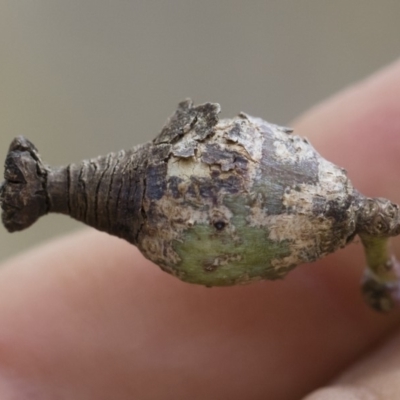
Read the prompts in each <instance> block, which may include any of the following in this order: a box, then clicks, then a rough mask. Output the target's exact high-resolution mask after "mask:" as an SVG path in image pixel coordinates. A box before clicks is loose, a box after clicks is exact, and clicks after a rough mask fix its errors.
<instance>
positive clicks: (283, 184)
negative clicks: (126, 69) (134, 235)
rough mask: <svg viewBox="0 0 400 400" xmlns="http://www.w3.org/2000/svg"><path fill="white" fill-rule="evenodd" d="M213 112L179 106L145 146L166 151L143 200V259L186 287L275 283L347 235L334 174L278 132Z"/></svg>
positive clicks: (296, 140) (341, 188)
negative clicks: (153, 187)
mask: <svg viewBox="0 0 400 400" xmlns="http://www.w3.org/2000/svg"><path fill="white" fill-rule="evenodd" d="M218 112H219V106H218V105H216V104H206V105H202V106H199V107H193V105H192V103H191V102H190V101H185V102H183V103H181V104H180V105H179V108H178V110H177V112H176V113H175V115H174V116H172V117H171V119H170V121H169V123H168V124H167V125H166V127H165V128H164V130H163V131H162V133H161V134H160V136H159V137H158V138H156V139H155V141H154V142H153V143H154V144H155V145H157V144H158V143H163V144H164V145H166V144H167V145H169V146H170V148H169V152H168V157H167V158H166V159H165V161H164V162H165V165H164V164H162V165H160V166H159V167H158V168H157V174H158V178H157V181H158V182H160V184H158V185H156V186H157V190H156V191H153V190H152V191H151V192H149V191H148V190H147V191H146V194H145V196H144V201H143V215H145V218H144V223H143V226H142V228H141V231H140V234H139V236H138V243H137V244H138V246H139V248H140V249H141V251H142V252H143V254H144V255H145V256H146V257H147V258H149V259H151V260H152V261H154V262H155V263H156V264H158V265H160V266H161V267H162V268H163V269H165V270H166V271H168V272H170V273H172V274H174V275H176V276H178V277H179V278H180V279H183V280H185V281H189V282H193V283H200V284H204V285H207V286H214V285H232V284H236V283H245V282H249V281H252V280H255V279H276V278H281V277H283V276H284V275H285V274H286V273H287V272H288V271H289V270H290V269H292V268H293V267H294V266H296V265H297V264H299V263H304V262H310V261H314V260H316V259H318V258H320V257H321V256H324V255H326V254H328V253H330V252H333V251H335V250H336V249H338V248H340V247H343V246H344V245H345V244H346V243H347V241H348V240H350V239H351V238H352V237H353V236H354V232H355V229H356V213H355V208H354V196H355V192H354V190H353V187H352V185H351V184H350V182H349V180H348V179H347V177H346V173H345V171H344V170H343V169H341V168H338V167H336V166H335V165H333V164H331V163H330V162H328V161H326V160H324V159H323V158H322V157H320V156H319V154H318V153H317V152H316V151H315V150H314V149H313V147H312V146H311V145H310V144H309V143H308V141H307V140H305V139H303V138H300V137H298V136H294V135H292V134H291V133H290V130H288V129H286V128H282V127H279V126H276V125H273V124H270V123H268V122H266V121H263V120H262V119H259V118H253V117H251V116H249V115H246V114H243V113H242V114H240V115H239V116H237V117H236V118H233V119H229V120H221V121H218V118H217V115H218ZM180 121H183V122H182V123H181V124H180V123H179V122H180ZM151 171H152V172H151V173H152V174H153V168H152V169H151ZM149 180H152V177H151V176H150V177H149V178H148V181H149Z"/></svg>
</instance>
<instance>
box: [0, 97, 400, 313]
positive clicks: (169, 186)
mask: <svg viewBox="0 0 400 400" xmlns="http://www.w3.org/2000/svg"><path fill="white" fill-rule="evenodd" d="M219 112H220V106H219V105H218V104H213V103H206V104H202V105H199V106H194V105H193V103H192V102H191V101H190V100H186V101H183V102H181V103H180V104H179V106H178V109H177V110H176V112H175V113H174V114H173V115H172V116H171V117H170V118H169V120H168V121H167V123H166V125H165V127H164V128H163V129H162V131H161V133H160V134H159V135H158V136H157V137H156V138H155V139H154V140H153V141H151V142H148V143H146V144H143V145H139V146H136V147H134V148H132V149H130V150H127V151H124V150H122V151H120V152H118V153H110V154H108V155H106V156H103V157H97V158H94V159H91V160H85V161H82V162H81V163H79V164H70V165H68V166H65V167H56V168H51V167H49V166H47V165H45V164H43V162H42V160H41V158H40V156H39V154H38V151H37V150H36V148H35V146H34V145H33V144H32V143H31V142H30V141H28V140H27V139H25V138H24V137H17V138H16V139H14V141H13V142H12V143H11V146H10V149H9V152H8V155H7V158H6V161H5V173H4V178H5V180H4V182H3V183H2V184H1V186H0V203H1V208H2V221H3V224H4V226H5V227H6V229H8V230H9V231H10V232H14V231H19V230H22V229H25V228H27V227H29V226H30V225H32V224H33V223H34V222H35V221H36V220H37V219H38V218H40V217H41V216H42V215H45V214H47V213H49V212H56V213H62V214H66V215H69V216H71V217H73V218H75V219H77V220H79V221H82V222H84V223H85V224H87V225H90V226H92V227H94V228H96V229H99V230H101V231H105V232H108V233H110V234H112V235H116V236H119V237H121V238H123V239H125V240H127V241H128V242H130V243H132V244H134V245H136V246H138V247H139V249H140V250H141V251H142V253H143V254H144V255H145V256H146V257H147V258H149V259H150V260H152V261H154V262H155V263H156V264H158V265H159V266H160V267H161V268H162V269H164V270H165V271H167V272H169V273H171V274H173V275H175V276H177V277H178V278H180V279H182V280H185V281H187V282H191V283H198V284H203V285H206V286H216V285H217V286H223V285H233V284H238V283H247V282H251V281H253V280H257V279H278V278H282V277H283V276H285V275H286V274H287V273H288V272H289V271H290V270H291V269H292V268H294V267H295V266H296V265H298V264H301V263H305V262H311V261H315V260H317V259H319V258H320V257H323V256H324V255H326V254H329V253H332V252H334V251H336V250H337V249H339V248H341V247H344V246H346V245H347V244H348V243H349V242H351V241H352V240H353V238H354V237H355V236H356V235H357V234H358V235H359V236H360V237H361V240H362V243H363V245H364V247H365V251H366V256H367V264H368V268H367V272H366V275H365V277H364V281H363V288H364V289H363V290H364V294H365V297H366V300H367V301H368V303H369V304H370V305H372V306H373V307H374V308H376V309H378V310H383V311H386V310H389V309H390V308H392V307H393V305H394V304H395V303H396V302H397V298H398V297H399V295H398V293H399V285H398V281H399V278H398V276H399V272H398V269H399V268H398V265H397V262H396V261H395V260H394V259H393V258H392V257H391V255H390V253H389V252H388V250H387V240H388V238H389V237H390V236H394V235H397V234H398V233H399V232H400V223H399V218H400V216H399V207H398V206H397V205H396V204H393V203H391V202H390V201H389V200H386V199H381V198H378V199H371V198H366V197H364V196H363V195H361V194H360V193H359V192H358V191H357V190H355V189H354V188H353V186H352V184H351V182H350V181H349V179H348V178H347V175H346V171H344V170H343V169H342V168H339V167H337V166H335V165H334V164H332V163H330V162H328V161H327V160H325V159H324V158H322V157H321V156H320V155H319V154H318V153H317V152H316V151H315V149H314V148H313V147H312V146H311V144H310V143H309V142H308V141H307V140H306V139H304V138H301V137H298V136H296V135H293V134H292V131H291V130H290V129H288V128H284V127H279V126H277V125H274V124H270V123H268V122H266V121H264V120H262V119H260V118H254V117H251V116H249V115H247V114H244V113H241V114H239V115H238V116H237V117H234V118H231V119H222V120H220V119H219V118H218V114H219Z"/></svg>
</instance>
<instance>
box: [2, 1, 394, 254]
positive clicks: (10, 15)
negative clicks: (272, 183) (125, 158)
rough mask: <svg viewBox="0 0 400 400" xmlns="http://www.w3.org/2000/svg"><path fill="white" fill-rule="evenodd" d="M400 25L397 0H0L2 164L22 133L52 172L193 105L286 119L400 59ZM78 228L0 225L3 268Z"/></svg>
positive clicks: (141, 134) (54, 221)
mask: <svg viewBox="0 0 400 400" xmlns="http://www.w3.org/2000/svg"><path fill="white" fill-rule="evenodd" d="M399 17H400V2H396V1H393V0H380V1H374V0H351V1H348V0H336V1H334V2H333V1H331V2H328V1H320V0H302V1H298V0H280V1H274V0H264V1H256V0H246V1H245V0H242V1H240V0H219V1H212V0H202V1H186V0H170V1H146V0H135V1H120V0H118V1H106V0H85V1H81V0H68V1H63V0H51V1H49V0H35V1H32V0H18V1H13V0H2V1H0V162H1V163H2V162H3V160H4V157H5V155H6V152H7V148H8V145H9V142H10V141H11V140H12V138H13V137H14V136H16V135H20V134H23V135H25V136H27V137H28V138H30V139H31V140H32V141H33V142H34V143H35V144H36V146H37V147H38V148H39V150H40V152H41V154H42V157H43V159H44V160H45V161H46V162H48V163H50V164H66V163H69V162H71V161H78V160H80V159H81V158H88V157H92V156H96V155H99V154H104V153H108V152H109V151H114V150H119V149H121V148H125V147H130V146H132V145H134V144H138V143H141V142H144V141H147V140H149V139H151V138H153V137H154V136H155V135H156V134H157V133H158V132H159V131H160V128H161V127H162V125H163V123H164V121H165V120H166V118H167V117H168V116H169V115H170V114H171V113H172V112H173V111H174V109H175V106H176V104H177V103H178V102H179V101H180V100H182V99H184V98H186V97H192V98H193V99H194V100H195V102H196V103H201V102H205V101H215V102H219V103H221V105H222V116H233V115H235V114H236V113H237V112H238V111H241V110H243V111H246V112H248V113H250V114H253V115H257V116H260V117H263V118H264V119H267V120H270V121H271V122H275V123H281V124H286V123H288V122H289V121H290V120H292V119H293V118H294V117H295V116H296V115H298V114H299V113H302V112H303V111H305V110H307V108H309V107H310V106H312V105H313V104H315V103H317V102H319V101H320V100H322V99H324V98H325V97H327V96H329V95H331V94H332V93H334V92H336V91H338V90H340V89H341V88H343V87H345V86H346V85H349V84H350V83H352V82H354V81H357V80H359V79H362V78H364V77H365V76H367V75H368V74H370V73H371V72H373V71H374V70H376V69H379V68H380V67H382V66H384V65H385V64H387V63H389V62H391V61H393V60H395V59H396V58H397V57H398V55H399V53H400V40H399V39H400V24H399V23H398V21H399ZM321 134H323V133H321ZM80 228H81V225H80V224H79V223H78V222H74V221H73V220H71V219H69V218H68V217H64V216H57V215H52V216H47V217H45V218H42V219H41V220H40V221H39V222H38V223H36V224H35V225H34V226H33V227H31V228H30V229H29V230H27V231H25V232H21V233H17V234H13V235H10V234H8V233H7V232H6V231H5V229H4V228H2V227H0V259H4V258H6V257H9V256H11V255H13V254H16V253H17V252H20V251H22V250H24V249H26V248H28V247H31V246H33V245H35V244H37V243H39V242H41V241H45V240H48V239H49V238H51V237H54V236H57V235H60V234H65V233H66V232H68V231H71V230H73V229H80Z"/></svg>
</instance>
